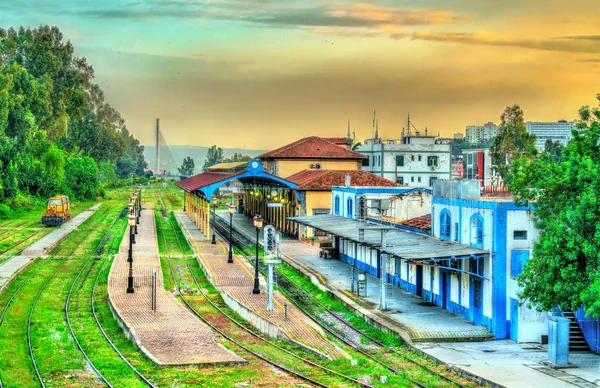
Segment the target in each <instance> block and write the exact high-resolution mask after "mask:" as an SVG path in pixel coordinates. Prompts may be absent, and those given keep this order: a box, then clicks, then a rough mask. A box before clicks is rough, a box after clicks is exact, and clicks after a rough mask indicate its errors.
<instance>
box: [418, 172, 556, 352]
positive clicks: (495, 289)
mask: <svg viewBox="0 0 600 388" xmlns="http://www.w3.org/2000/svg"><path fill="white" fill-rule="evenodd" d="M463 182H465V183H466V184H467V185H469V183H467V181H463ZM458 185H461V182H439V187H434V197H433V200H432V202H433V204H432V210H431V220H432V225H431V230H432V234H433V235H434V236H435V237H438V238H440V239H444V240H449V241H454V242H456V243H459V244H469V245H471V246H473V247H477V248H481V249H485V250H489V252H490V255H489V256H488V257H485V258H481V259H476V260H474V259H471V260H462V261H461V262H460V263H456V264H455V265H454V266H453V265H451V266H450V267H452V268H447V269H440V270H436V271H435V273H434V274H433V276H431V282H430V283H429V284H428V283H427V281H425V282H424V284H423V289H424V290H427V292H428V293H431V294H432V296H431V299H432V300H433V302H434V303H436V304H439V305H443V306H445V307H446V308H448V309H449V310H451V311H453V312H455V313H457V314H459V315H461V316H464V317H466V318H468V319H470V320H472V321H473V322H474V324H476V325H484V326H487V327H489V329H490V331H492V332H493V333H494V336H495V337H496V339H500V338H511V339H512V340H514V341H517V342H540V341H541V336H542V335H545V334H547V331H548V329H547V316H548V313H546V312H541V313H540V312H537V311H535V310H531V309H529V308H527V306H526V305H520V304H521V302H522V301H520V300H519V298H518V296H517V292H518V290H519V287H518V284H517V281H516V278H515V277H516V276H518V275H519V274H520V273H521V272H522V269H523V266H524V264H525V263H526V262H527V260H528V259H529V257H530V256H531V250H532V248H533V242H534V241H535V239H536V238H537V236H538V232H537V230H536V229H535V227H534V224H533V220H532V217H531V216H532V208H528V207H524V206H517V205H516V204H515V203H514V202H512V201H511V200H510V198H506V197H479V190H478V187H477V186H478V185H477V186H474V187H468V186H465V184H464V183H463V184H462V186H461V188H460V189H459V188H458V187H457V186H458ZM430 268H432V267H430ZM427 270H428V269H427V268H425V269H424V271H425V272H427ZM444 277H445V278H446V279H445V281H444ZM423 278H424V279H430V277H429V274H428V273H424V274H423ZM440 279H442V280H440ZM440 284H442V285H443V286H440ZM440 287H446V292H439V291H440ZM448 291H449V292H448ZM440 295H443V297H442V298H443V300H442V301H440V300H439V298H440Z"/></svg>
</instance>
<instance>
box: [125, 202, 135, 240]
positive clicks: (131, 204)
mask: <svg viewBox="0 0 600 388" xmlns="http://www.w3.org/2000/svg"><path fill="white" fill-rule="evenodd" d="M129 217H133V221H134V225H135V216H134V215H133V202H129V216H127V220H128V222H129ZM129 226H133V225H132V224H131V222H130V223H129ZM131 231H133V228H132V229H131ZM131 236H133V238H131V240H132V242H133V243H134V244H135V234H131V235H130V237H131Z"/></svg>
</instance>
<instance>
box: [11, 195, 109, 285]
mask: <svg viewBox="0 0 600 388" xmlns="http://www.w3.org/2000/svg"><path fill="white" fill-rule="evenodd" d="M99 208H100V204H96V205H94V206H92V207H91V208H89V209H88V210H85V211H83V212H81V213H79V214H78V215H77V216H75V217H73V218H72V219H71V220H69V221H67V222H65V223H64V224H62V225H61V226H60V227H58V228H56V229H55V230H53V231H52V232H50V233H48V234H47V235H45V236H44V237H42V238H40V239H39V240H37V241H36V242H34V243H33V244H31V245H30V246H28V247H27V248H25V249H23V251H22V252H21V254H20V255H18V256H13V257H11V258H10V259H8V260H6V261H5V262H3V263H2V264H0V292H1V291H2V290H3V289H4V287H5V286H6V285H7V284H8V283H10V281H11V280H12V279H13V278H14V277H15V276H16V275H18V274H19V273H20V272H21V271H23V270H24V269H25V268H26V267H27V265H29V264H30V263H31V262H32V261H33V260H35V259H36V258H37V257H45V256H47V255H48V253H49V252H50V251H51V250H52V248H54V247H55V246H56V244H58V243H59V242H60V241H62V240H64V239H65V238H66V237H67V236H68V235H69V234H70V233H71V232H72V231H74V230H75V229H77V227H78V226H79V225H81V224H82V223H84V222H85V221H86V220H87V219H88V218H90V217H91V216H92V214H94V213H95V212H96V210H98V209H99Z"/></svg>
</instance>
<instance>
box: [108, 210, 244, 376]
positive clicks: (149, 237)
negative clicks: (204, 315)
mask: <svg viewBox="0 0 600 388" xmlns="http://www.w3.org/2000/svg"><path fill="white" fill-rule="evenodd" d="M135 239H136V244H134V245H133V273H134V288H135V292H134V293H133V294H128V293H127V292H126V290H127V277H128V269H129V263H128V262H127V252H128V249H129V228H127V230H126V231H125V236H124V238H123V240H122V242H121V246H120V249H119V254H118V255H116V257H115V259H114V261H113V263H112V266H111V269H110V274H109V277H108V296H109V301H110V304H111V308H112V310H113V312H114V313H115V315H116V316H117V319H118V320H119V322H120V324H121V325H122V326H123V328H124V330H125V332H126V333H127V334H128V336H129V337H130V338H131V339H132V340H133V341H134V342H135V343H136V345H137V346H138V348H139V349H140V350H141V351H142V352H144V353H145V354H146V355H147V356H148V357H149V358H150V359H152V360H153V361H154V362H156V363H157V364H158V365H188V364H222V363H225V364H231V363H244V362H245V361H244V360H243V359H242V358H240V357H238V356H237V355H236V354H234V353H233V352H231V351H229V350H228V349H226V348H225V347H224V346H223V345H221V344H220V343H219V342H218V341H217V339H216V337H215V336H214V334H213V332H212V331H211V329H210V328H209V327H208V326H207V325H206V324H204V323H203V322H202V321H200V320H199V319H198V318H197V317H196V316H194V315H193V314H192V313H191V312H190V311H188V310H187V309H186V308H185V307H184V306H183V305H182V304H181V303H180V302H179V301H177V299H175V297H174V296H173V295H172V294H171V293H170V292H168V291H167V290H165V289H164V286H163V284H164V282H163V274H162V270H161V266H160V260H159V256H158V243H157V240H156V224H155V218H154V213H153V211H152V210H143V211H142V213H141V216H140V223H139V225H138V234H137V235H136V236H135ZM152 270H156V272H157V281H156V283H157V285H156V301H157V302H156V305H157V308H156V312H153V311H152V299H151V293H152Z"/></svg>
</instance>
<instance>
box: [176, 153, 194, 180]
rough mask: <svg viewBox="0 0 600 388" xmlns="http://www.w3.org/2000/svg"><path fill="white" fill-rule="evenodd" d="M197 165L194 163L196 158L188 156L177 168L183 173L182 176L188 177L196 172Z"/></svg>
mask: <svg viewBox="0 0 600 388" xmlns="http://www.w3.org/2000/svg"><path fill="white" fill-rule="evenodd" d="M195 167H196V165H195V164H194V159H192V158H191V157H189V156H187V157H185V158H184V159H183V164H182V165H181V167H179V168H178V169H177V170H179V173H180V174H181V176H184V177H188V176H192V174H194V168H195Z"/></svg>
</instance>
